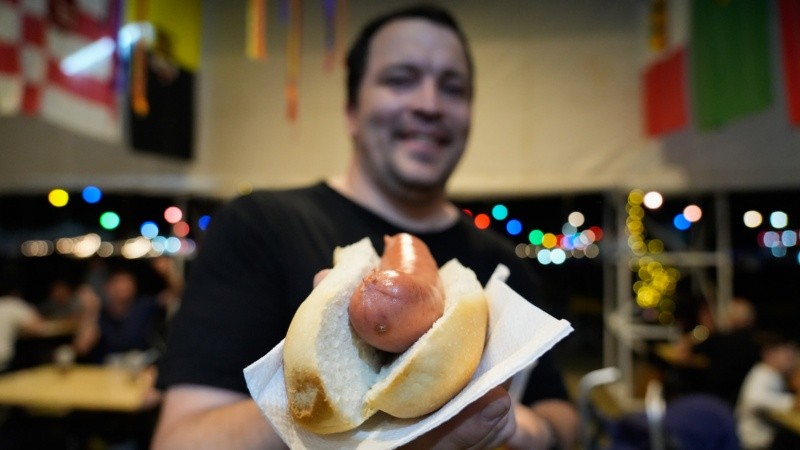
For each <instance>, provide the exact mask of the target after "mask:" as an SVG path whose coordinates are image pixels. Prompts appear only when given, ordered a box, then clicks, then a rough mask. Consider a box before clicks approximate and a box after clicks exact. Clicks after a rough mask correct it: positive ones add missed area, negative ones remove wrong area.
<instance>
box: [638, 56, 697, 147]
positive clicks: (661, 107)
mask: <svg viewBox="0 0 800 450" xmlns="http://www.w3.org/2000/svg"><path fill="white" fill-rule="evenodd" d="M685 67H686V51H685V50H684V49H683V48H680V49H678V50H676V51H673V52H672V53H671V54H669V55H667V57H665V58H664V59H662V60H660V61H656V62H655V63H653V64H651V65H650V66H649V67H647V69H646V70H645V71H644V74H643V75H642V78H643V80H642V83H643V85H644V96H643V97H644V98H643V101H644V105H643V109H644V112H645V121H644V122H645V132H646V133H647V135H648V136H658V135H661V134H665V133H668V132H672V131H677V130H680V129H683V128H684V127H685V126H686V124H687V122H688V117H687V113H686V111H687V109H688V107H687V104H686V103H687V102H686V81H685V73H686V70H685Z"/></svg>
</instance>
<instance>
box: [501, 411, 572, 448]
mask: <svg viewBox="0 0 800 450" xmlns="http://www.w3.org/2000/svg"><path fill="white" fill-rule="evenodd" d="M514 414H515V416H516V418H517V432H516V433H515V434H514V437H512V438H511V440H509V442H508V443H507V444H506V446H507V447H509V448H515V449H516V448H519V449H540V448H541V449H550V448H561V449H570V448H573V447H574V446H575V443H576V442H577V438H578V426H579V421H578V412H577V411H576V410H575V407H574V406H573V405H572V404H571V403H570V402H568V401H565V400H560V399H549V400H541V401H538V402H536V403H534V404H533V405H531V406H530V407H526V406H523V405H520V404H517V405H516V407H515V410H514Z"/></svg>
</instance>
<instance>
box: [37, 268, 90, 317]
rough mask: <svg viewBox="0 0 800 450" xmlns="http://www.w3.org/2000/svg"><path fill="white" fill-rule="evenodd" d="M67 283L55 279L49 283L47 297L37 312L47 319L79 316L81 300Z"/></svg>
mask: <svg viewBox="0 0 800 450" xmlns="http://www.w3.org/2000/svg"><path fill="white" fill-rule="evenodd" d="M76 294H77V291H76V289H75V288H74V287H73V286H72V284H70V282H69V281H67V280H65V279H62V278H56V279H54V280H53V281H52V282H51V283H50V288H49V289H48V291H47V297H45V299H44V302H43V303H42V304H41V305H40V306H39V312H40V313H41V314H42V315H43V316H44V317H47V318H49V319H71V318H76V317H78V316H79V315H80V311H81V309H82V305H81V300H80V298H79V297H78V295H76Z"/></svg>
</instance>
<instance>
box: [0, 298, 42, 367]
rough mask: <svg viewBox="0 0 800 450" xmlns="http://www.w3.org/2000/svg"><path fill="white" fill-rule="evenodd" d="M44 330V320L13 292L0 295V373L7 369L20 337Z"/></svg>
mask: <svg viewBox="0 0 800 450" xmlns="http://www.w3.org/2000/svg"><path fill="white" fill-rule="evenodd" d="M43 329H44V319H42V317H41V316H40V315H39V313H38V312H37V311H36V308H34V307H33V306H32V305H30V304H28V302H26V301H25V300H23V299H22V298H21V297H19V295H16V294H14V293H13V292H8V293H0V372H4V371H6V370H7V369H8V366H9V363H11V360H12V359H13V358H14V348H15V345H16V342H17V339H18V337H19V336H21V335H25V334H29V335H36V334H38V333H41V332H42V330H43Z"/></svg>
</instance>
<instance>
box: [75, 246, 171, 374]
mask: <svg viewBox="0 0 800 450" xmlns="http://www.w3.org/2000/svg"><path fill="white" fill-rule="evenodd" d="M151 267H152V268H153V269H154V271H155V273H156V275H157V276H158V277H160V278H161V282H162V283H163V289H161V290H160V291H159V292H158V293H156V294H155V295H149V294H144V293H142V292H140V286H139V280H138V278H137V275H136V273H134V271H132V270H131V269H129V268H126V267H121V268H116V269H112V270H111V271H110V272H109V274H108V278H107V279H106V280H105V282H104V284H103V295H102V300H101V301H100V302H96V303H94V304H92V302H87V308H86V310H87V313H86V316H85V318H86V320H85V323H84V326H82V327H80V328H79V333H78V335H77V336H76V339H75V347H76V350H77V353H78V355H79V356H81V357H82V358H83V359H86V360H88V361H91V362H97V363H100V362H104V361H105V360H106V359H107V358H108V357H109V356H114V355H121V354H123V353H126V352H130V351H139V352H146V351H151V354H160V353H161V352H162V351H163V347H164V344H163V340H164V336H163V335H164V333H165V332H166V326H167V325H166V321H167V315H168V312H169V311H172V310H174V309H175V308H177V306H176V305H177V304H178V303H179V302H180V294H181V292H182V289H183V281H182V277H181V276H180V275H179V274H178V273H177V270H176V268H175V264H174V262H173V261H171V260H168V258H155V259H153V260H152V261H151Z"/></svg>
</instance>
